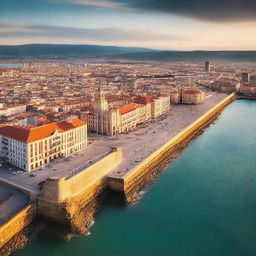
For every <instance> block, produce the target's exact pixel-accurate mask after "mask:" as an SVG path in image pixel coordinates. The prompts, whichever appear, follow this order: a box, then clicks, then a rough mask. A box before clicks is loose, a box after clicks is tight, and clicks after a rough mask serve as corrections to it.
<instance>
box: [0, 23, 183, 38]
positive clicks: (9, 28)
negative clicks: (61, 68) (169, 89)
mask: <svg viewBox="0 0 256 256" xmlns="http://www.w3.org/2000/svg"><path fill="white" fill-rule="evenodd" d="M37 37H46V38H65V39H74V40H75V39H84V40H90V41H103V42H105V41H108V42H112V41H165V40H170V41H175V40H179V39H185V38H184V37H181V36H178V35H170V34H164V33H160V32H155V31H150V30H134V29H119V28H102V29H86V28H74V27H60V26H41V25H40V26H39V25H30V26H29V25H26V26H25V25H24V26H22V25H14V24H7V23H1V24H0V38H37Z"/></svg>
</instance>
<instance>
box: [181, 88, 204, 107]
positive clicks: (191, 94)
mask: <svg viewBox="0 0 256 256" xmlns="http://www.w3.org/2000/svg"><path fill="white" fill-rule="evenodd" d="M204 100H205V94H204V92H203V91H201V90H199V89H197V88H185V89H183V90H182V92H181V101H182V103H183V104H201V103H203V102H204Z"/></svg>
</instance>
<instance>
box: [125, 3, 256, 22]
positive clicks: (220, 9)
mask: <svg viewBox="0 0 256 256" xmlns="http://www.w3.org/2000/svg"><path fill="white" fill-rule="evenodd" d="M126 3H127V4H128V5H129V6H131V7H133V8H137V9H139V10H146V11H160V12H167V13H171V14H177V15H182V16H187V17H192V18H196V19H200V20H207V21H214V22H218V21H219V22H222V21H241V20H242V21H243V20H255V19H256V1H255V0H127V2H126Z"/></svg>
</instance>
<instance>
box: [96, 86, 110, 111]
mask: <svg viewBox="0 0 256 256" xmlns="http://www.w3.org/2000/svg"><path fill="white" fill-rule="evenodd" d="M92 106H93V109H94V111H95V112H104V111H107V110H108V102H107V100H106V98H105V96H104V92H103V91H102V90H101V87H100V86H99V88H98V90H97V91H96V92H95V96H94V102H93V103H92Z"/></svg>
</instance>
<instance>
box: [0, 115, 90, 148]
mask: <svg viewBox="0 0 256 256" xmlns="http://www.w3.org/2000/svg"><path fill="white" fill-rule="evenodd" d="M84 124H85V122H84V121H82V120H80V119H78V118H73V119H71V120H70V121H60V122H56V123H51V124H47V125H43V126H39V127H35V128H31V129H29V128H25V127H21V126H4V127H0V135H2V136H5V137H8V138H11V139H14V140H17V141H20V142H24V143H29V142H34V141H37V140H41V139H44V138H47V137H49V136H51V135H52V134H53V133H54V131H55V130H57V131H58V132H60V133H61V132H65V131H68V130H71V129H73V128H77V127H79V126H82V125H84Z"/></svg>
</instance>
